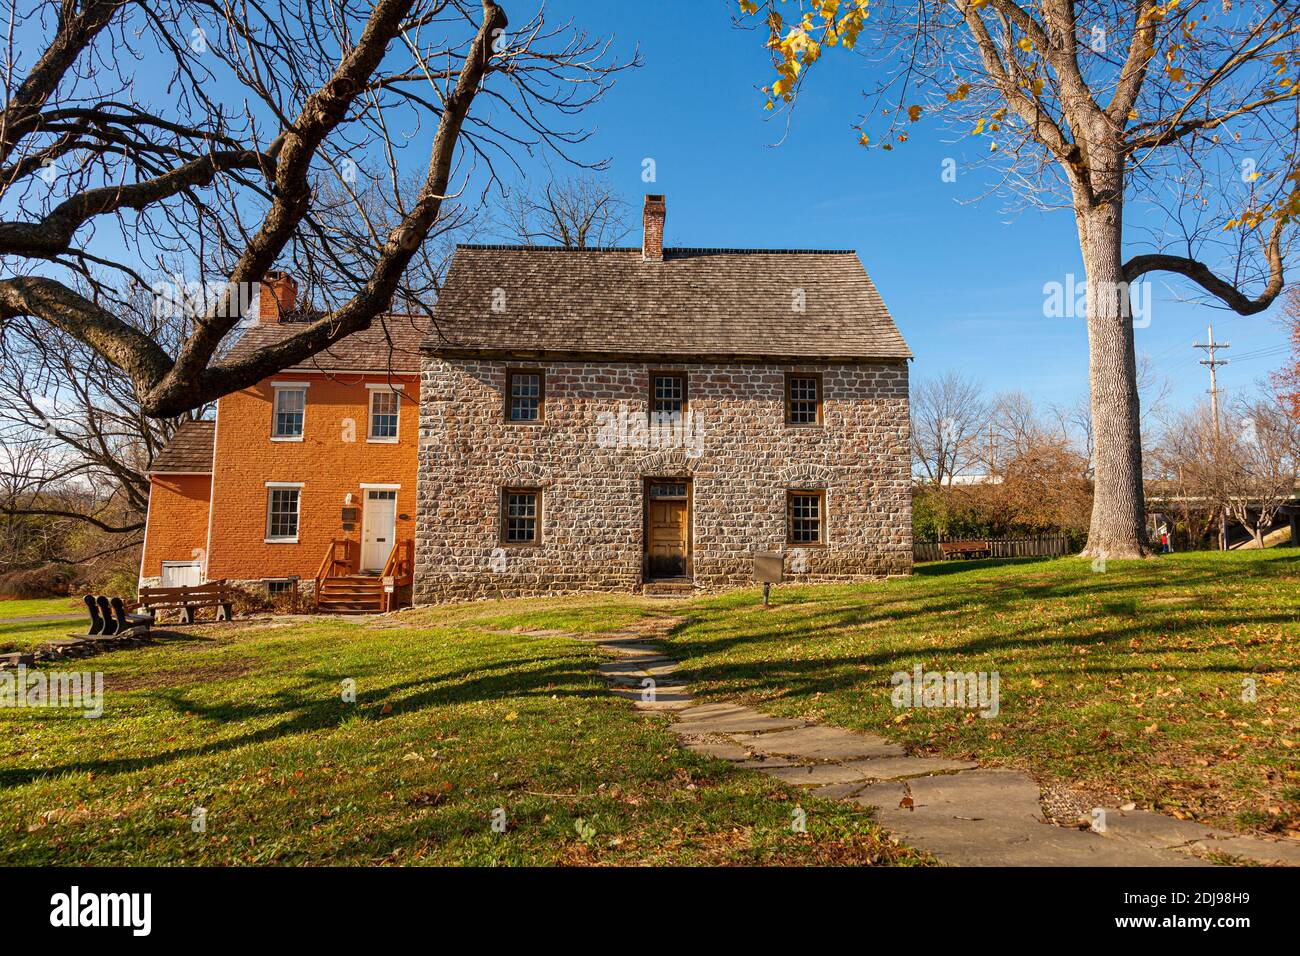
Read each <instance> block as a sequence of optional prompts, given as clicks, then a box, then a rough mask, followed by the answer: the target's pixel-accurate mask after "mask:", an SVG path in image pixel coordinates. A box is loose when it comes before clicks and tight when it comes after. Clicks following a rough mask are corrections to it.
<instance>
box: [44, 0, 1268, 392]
mask: <svg viewBox="0 0 1300 956" xmlns="http://www.w3.org/2000/svg"><path fill="white" fill-rule="evenodd" d="M503 2H504V4H505V6H506V9H507V12H508V13H509V14H510V15H511V18H512V21H513V22H514V23H515V24H516V26H519V25H522V24H523V23H525V22H526V21H527V20H528V19H529V17H530V16H531V15H532V14H533V12H534V11H535V9H536V3H537V2H538V0H503ZM735 9H736V4H735V2H734V0H653V2H633V0H552V2H550V3H548V4H547V11H548V14H547V15H548V20H549V21H550V22H551V23H552V24H555V23H558V22H561V21H563V20H564V19H566V18H572V19H573V20H574V22H575V24H576V25H578V26H579V27H581V28H583V29H585V30H587V31H589V32H590V33H592V34H594V35H598V36H609V35H614V36H615V37H616V41H617V42H616V50H617V52H618V53H620V54H621V55H622V56H623V57H625V58H626V57H627V56H629V55H630V54H631V52H632V50H633V48H634V47H636V46H639V47H640V51H641V54H642V57H643V59H644V66H643V67H642V68H641V69H639V70H634V71H630V72H627V73H624V74H622V76H621V78H620V80H619V82H618V83H617V85H616V86H615V87H614V89H613V90H611V91H610V93H609V94H608V95H607V97H606V99H605V100H604V101H603V102H601V103H599V104H598V105H597V106H596V107H594V108H592V109H591V110H590V111H588V112H587V113H585V114H583V115H582V116H580V117H577V118H576V122H580V123H582V124H585V125H587V126H589V127H591V128H594V130H595V133H594V135H593V136H592V137H591V138H590V139H589V140H588V141H587V142H586V143H585V144H584V145H583V146H582V147H581V148H580V150H579V153H578V155H579V156H580V158H582V159H583V160H585V161H588V162H594V161H596V160H601V159H609V160H610V162H611V166H610V169H609V172H608V174H607V175H608V177H609V180H610V183H611V185H612V186H613V187H614V188H615V189H616V190H618V191H619V192H620V193H622V194H623V195H624V196H626V197H627V198H628V199H629V200H631V201H632V202H633V203H634V204H636V205H638V206H639V202H640V196H641V195H642V194H643V193H645V192H661V193H664V194H666V196H667V203H668V220H667V226H666V241H667V243H668V244H669V245H681V246H746V247H750V246H752V247H769V248H772V247H778V248H788V247H802V248H851V249H856V250H857V251H858V254H859V255H860V257H861V259H862V261H863V263H864V264H865V266H866V268H867V271H868V272H869V273H870V274H871V276H872V278H873V279H874V280H875V283H876V285H877V286H878V288H879V289H880V291H881V293H882V295H883V296H884V298H885V301H886V303H887V304H888V305H889V307H890V310H891V311H892V312H893V315H894V317H895V320H896V321H897V323H898V325H899V328H900V329H901V330H902V332H903V334H904V336H905V337H906V338H907V340H908V342H909V344H910V345H911V347H912V350H913V352H914V353H915V354H916V356H917V358H916V362H915V364H914V367H913V374H914V376H920V377H926V376H931V375H935V374H938V373H942V372H945V371H947V370H949V369H957V370H961V371H963V372H965V373H967V374H969V375H971V376H973V377H975V378H978V379H980V380H982V381H983V382H984V383H985V384H986V386H987V387H988V388H989V389H990V390H1012V389H1019V390H1023V391H1025V392H1027V393H1029V394H1031V395H1032V396H1033V397H1034V398H1035V400H1036V401H1038V402H1040V403H1042V404H1044V405H1045V404H1049V403H1059V404H1068V403H1070V402H1072V401H1073V400H1075V399H1076V398H1077V397H1078V396H1080V395H1083V394H1085V393H1086V391H1087V371H1088V359H1087V339H1086V334H1085V330H1084V327H1083V320H1081V319H1074V318H1046V317H1044V315H1043V301H1044V295H1043V286H1044V283H1047V282H1053V281H1056V282H1063V281H1065V278H1066V275H1067V274H1069V273H1074V274H1076V275H1080V274H1081V273H1082V266H1081V260H1080V255H1079V249H1078V244H1077V238H1076V234H1075V228H1074V222H1073V218H1072V216H1071V215H1070V214H1069V213H1068V212H1066V211H1059V212H1051V213H1043V212H1039V211H1035V210H1032V209H1030V210H1025V211H1023V212H1020V213H1018V214H1016V215H1014V216H1012V215H1008V214H1006V213H1005V212H1004V210H1003V208H1002V202H1001V201H1000V200H999V199H997V198H996V197H994V198H988V199H984V200H981V201H975V200H978V197H980V196H981V195H982V194H983V193H985V192H986V191H987V189H988V187H989V185H990V182H991V177H992V176H993V175H994V171H993V170H992V169H987V168H986V169H980V168H978V167H972V166H970V165H968V164H967V161H968V160H975V159H977V158H982V157H983V156H984V155H986V154H985V152H984V151H985V150H986V149H987V145H986V142H985V141H982V140H981V141H976V140H974V139H971V138H965V139H964V140H961V141H958V142H954V141H953V136H952V134H951V133H950V132H948V131H946V130H943V129H941V128H940V127H939V126H937V125H935V124H932V123H929V122H925V121H923V122H921V123H918V124H915V125H914V126H912V127H911V140H910V141H909V142H908V143H906V144H903V145H901V146H900V147H899V148H897V149H895V150H894V151H893V152H888V153H886V152H881V151H877V150H870V151H868V150H864V149H862V148H861V147H860V146H858V145H857V133H856V132H855V131H854V130H853V128H852V124H853V123H854V122H855V121H856V120H857V119H858V116H859V113H860V111H861V110H862V108H863V104H864V100H863V99H862V96H861V90H862V89H863V88H864V87H866V86H868V85H869V84H870V82H871V79H872V74H871V73H869V72H868V65H867V63H866V61H865V60H863V59H862V58H861V57H857V56H853V55H845V54H842V53H838V52H835V53H832V54H830V55H827V56H826V57H824V58H823V59H822V61H821V62H820V63H819V64H818V65H817V69H816V74H815V75H814V76H813V77H812V79H811V82H809V83H808V84H806V85H805V87H804V90H803V93H802V95H801V98H800V101H799V104H798V108H797V110H796V112H795V113H794V115H793V118H792V123H791V127H790V129H789V132H788V135H784V134H785V133H786V128H785V119H784V117H782V116H779V115H778V116H774V114H772V113H766V112H764V111H763V109H762V103H763V97H762V95H761V94H760V92H759V90H758V87H759V86H761V85H763V84H764V83H766V82H768V80H769V78H770V75H771V65H770V61H769V60H768V57H767V53H766V51H765V50H764V49H763V46H762V41H763V37H762V35H761V34H759V33H756V32H754V31H750V30H741V29H736V28H735V27H734V26H733V23H732V15H733V13H734V12H735ZM159 62H162V61H161V60H160V61H159ZM150 64H151V61H150V60H149V59H148V58H144V59H142V60H141V61H139V66H138V68H137V73H136V76H135V80H136V86H135V89H134V95H137V96H143V97H145V98H146V99H147V98H151V97H153V96H157V95H160V94H159V90H161V89H163V88H164V87H165V79H166V77H165V76H164V75H158V76H153V75H151V72H150V71H151V65H150ZM28 65H29V64H28ZM231 93H232V96H239V95H241V94H242V91H237V90H232V91H231ZM161 95H164V96H165V95H166V94H161ZM429 132H430V131H429V130H428V129H425V130H424V131H423V132H422V134H421V135H420V136H418V137H417V138H415V139H413V140H412V142H411V146H412V150H411V151H410V152H409V153H407V159H408V161H414V162H416V163H417V164H418V167H417V169H416V171H417V172H418V173H419V174H420V175H421V176H422V175H423V163H424V162H425V161H426V159H427V153H426V152H423V150H424V149H427V147H426V146H424V144H425V143H427V134H428V133H429ZM783 135H784V138H783ZM778 142H779V143H780V145H775V144H777V143H778ZM519 158H520V159H521V160H522V161H523V163H524V168H525V171H526V175H527V177H528V178H529V179H530V180H533V179H536V180H543V179H545V178H546V177H547V176H548V175H550V172H549V171H548V170H550V169H553V170H557V171H562V164H559V165H557V164H556V162H555V160H554V158H553V157H550V158H545V157H542V156H540V155H539V156H535V157H533V158H531V159H529V158H528V157H519ZM646 158H651V159H653V160H654V161H655V166H656V172H657V179H656V181H655V182H654V183H653V184H647V183H644V182H643V181H642V178H641V173H642V163H643V160H645V159H646ZM946 158H953V159H955V160H956V161H957V164H958V165H957V168H958V177H957V181H956V182H955V183H950V182H944V181H943V179H942V177H941V175H940V174H941V169H942V164H943V162H944V160H945V159H946ZM548 164H549V166H548ZM466 195H467V197H468V196H472V197H477V195H478V192H477V191H470V192H467V193H466ZM488 212H489V213H490V210H489V211H488ZM1135 212H1136V211H1135V210H1134V209H1133V208H1132V207H1130V209H1129V210H1128V213H1127V215H1128V219H1129V222H1130V224H1132V223H1133V222H1134V220H1136V219H1137V218H1138V217H1137V216H1136V215H1135ZM107 232H111V230H108V231H107ZM636 239H637V237H636V236H632V237H629V241H633V242H634V241H636ZM106 241H110V242H111V241H113V240H112V239H111V238H107V236H106ZM1133 251H1138V247H1136V246H1134V247H1132V248H1130V250H1129V252H1130V253H1131V252H1133ZM1154 280H1155V281H1154V282H1153V292H1154V301H1153V304H1152V309H1151V321H1150V324H1149V327H1146V328H1139V329H1138V330H1137V333H1136V334H1137V342H1138V349H1139V351H1141V352H1146V353H1147V354H1148V355H1150V356H1151V358H1152V359H1153V360H1154V362H1155V364H1156V367H1157V368H1158V370H1159V371H1160V372H1161V373H1163V374H1165V375H1167V376H1168V377H1169V379H1170V380H1171V382H1172V384H1173V387H1174V392H1173V402H1174V403H1175V404H1190V403H1193V402H1197V401H1200V400H1203V399H1204V397H1205V390H1206V388H1207V387H1208V376H1207V374H1206V371H1205V369H1203V368H1202V367H1201V366H1200V365H1198V364H1197V360H1198V359H1200V358H1202V357H1203V356H1202V353H1200V352H1198V351H1195V350H1194V349H1192V347H1191V344H1192V342H1193V341H1195V340H1203V339H1204V336H1205V327H1206V323H1207V322H1208V321H1213V322H1214V325H1215V335H1216V338H1219V339H1226V340H1229V341H1231V343H1232V349H1231V350H1230V351H1229V352H1228V353H1227V354H1228V355H1229V356H1232V355H1242V354H1243V353H1250V352H1258V351H1260V350H1263V349H1267V348H1274V349H1277V348H1278V347H1281V346H1284V345H1285V343H1286V334H1285V331H1284V329H1283V327H1282V325H1281V323H1280V322H1279V321H1278V320H1277V319H1276V318H1275V315H1276V311H1277V310H1276V309H1275V310H1272V311H1271V312H1270V313H1266V314H1264V315H1259V316H1253V317H1240V316H1236V315H1234V314H1232V313H1231V312H1228V311H1227V310H1224V309H1217V308H1208V307H1205V306H1203V305H1194V304H1188V303H1182V302H1179V301H1177V299H1178V297H1179V296H1180V295H1181V296H1183V297H1185V296H1186V295H1187V294H1188V292H1189V291H1191V290H1190V289H1189V287H1188V285H1187V284H1186V283H1184V282H1183V281H1182V280H1181V279H1178V278H1177V277H1172V276H1163V275H1159V274H1157V275H1156V276H1154ZM1251 291H1252V292H1253V291H1254V290H1251ZM1284 357H1285V356H1284V355H1283V354H1277V355H1270V356H1260V357H1256V358H1253V359H1248V360H1245V361H1239V362H1236V363H1234V364H1231V365H1229V366H1227V367H1226V368H1225V369H1222V370H1221V374H1220V386H1221V387H1224V388H1226V389H1227V390H1228V395H1229V397H1231V396H1232V395H1234V394H1243V393H1245V392H1248V391H1250V390H1251V389H1252V388H1253V387H1254V385H1255V383H1256V382H1257V381H1258V380H1260V379H1262V378H1263V377H1265V376H1266V375H1267V374H1268V372H1269V371H1271V370H1272V369H1274V368H1276V367H1278V366H1280V365H1281V364H1282V362H1283V360H1284Z"/></svg>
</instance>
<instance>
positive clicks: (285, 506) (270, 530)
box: [266, 481, 302, 544]
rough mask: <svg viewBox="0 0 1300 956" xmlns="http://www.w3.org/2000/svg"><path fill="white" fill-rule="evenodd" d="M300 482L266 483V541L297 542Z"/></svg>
mask: <svg viewBox="0 0 1300 956" xmlns="http://www.w3.org/2000/svg"><path fill="white" fill-rule="evenodd" d="M301 508H302V482H287V481H280V482H277V481H268V482H267V483H266V542H267V543H268V544H297V543H298V516H299V513H300V511H301Z"/></svg>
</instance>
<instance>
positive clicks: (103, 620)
mask: <svg viewBox="0 0 1300 956" xmlns="http://www.w3.org/2000/svg"><path fill="white" fill-rule="evenodd" d="M82 600H83V601H85V602H86V610H87V611H89V612H90V629H89V630H88V631H86V637H113V636H115V635H118V634H125V633H126V632H127V631H131V630H136V629H141V630H144V631H148V630H149V628H150V626H152V624H153V615H151V614H128V613H126V604H125V603H124V602H123V601H122V599H121V598H120V597H115V598H108V597H105V596H104V595H102V594H100V595H94V594H87V595H86V596H85V597H83V598H82Z"/></svg>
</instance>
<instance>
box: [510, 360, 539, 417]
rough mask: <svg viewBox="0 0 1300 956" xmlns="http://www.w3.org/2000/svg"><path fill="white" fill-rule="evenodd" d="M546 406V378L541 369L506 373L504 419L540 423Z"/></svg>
mask: <svg viewBox="0 0 1300 956" xmlns="http://www.w3.org/2000/svg"><path fill="white" fill-rule="evenodd" d="M545 404H546V378H545V375H544V374H543V372H542V371H541V369H518V368H516V369H510V370H509V371H508V372H506V418H507V420H509V421H512V422H540V421H541V420H542V411H543V409H544V407H545Z"/></svg>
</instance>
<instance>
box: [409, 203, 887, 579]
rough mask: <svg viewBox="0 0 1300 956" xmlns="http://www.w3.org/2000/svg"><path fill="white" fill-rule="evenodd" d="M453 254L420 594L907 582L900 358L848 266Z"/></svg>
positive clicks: (431, 361) (420, 520) (870, 289)
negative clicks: (761, 577)
mask: <svg viewBox="0 0 1300 956" xmlns="http://www.w3.org/2000/svg"><path fill="white" fill-rule="evenodd" d="M664 219H665V205H664V200H663V197H662V196H648V197H647V198H646V204H645V210H644V232H643V235H644V239H643V244H642V247H641V248H632V249H610V250H572V249H555V248H537V247H531V248H530V247H507V246H461V247H459V248H458V249H457V250H456V252H455V255H454V257H453V259H452V262H451V266H450V270H449V272H448V275H447V279H446V282H445V284H444V288H443V291H442V294H441V296H440V298H439V301H438V305H437V308H436V310H435V313H434V321H433V324H432V327H431V329H430V332H429V334H428V336H427V337H426V338H425V342H424V354H425V360H424V364H423V370H422V372H421V382H420V449H419V456H420V462H419V477H418V482H419V486H418V492H417V501H418V503H417V516H416V558H415V598H416V600H417V601H439V600H446V599H455V598H473V597H481V596H486V595H495V594H511V595H513V594H540V593H557V592H565V591H573V590H578V589H599V590H611V591H636V590H642V589H649V590H661V591H662V590H689V589H691V588H693V587H706V588H722V587H734V586H739V585H744V584H748V583H750V582H751V581H752V574H753V555H754V554H755V553H756V552H774V551H778V552H784V554H785V556H786V557H785V563H786V573H787V575H789V576H790V577H792V578H795V579H798V580H805V581H852V580H860V579H864V578H872V577H879V576H882V575H888V574H906V573H909V572H910V571H911V566H912V532H911V496H910V487H909V475H910V457H909V455H910V452H909V447H908V439H909V433H908V374H907V373H908V370H907V362H908V360H909V358H910V353H909V351H908V349H907V345H906V344H905V343H904V341H903V339H902V336H901V335H900V334H899V332H898V330H897V328H896V327H895V326H894V322H893V320H892V319H891V318H890V315H889V312H888V311H887V310H886V308H885V305H884V302H883V301H882V300H881V298H880V295H879V293H878V292H877V291H876V289H875V286H874V285H873V284H872V282H871V280H870V278H868V276H867V274H866V272H865V271H864V270H863V267H862V264H861V262H860V261H859V260H858V258H857V256H856V255H855V254H854V253H853V252H851V251H805V250H780V251H777V250H756V249H673V248H669V249H665V248H664V246H663V228H664Z"/></svg>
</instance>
